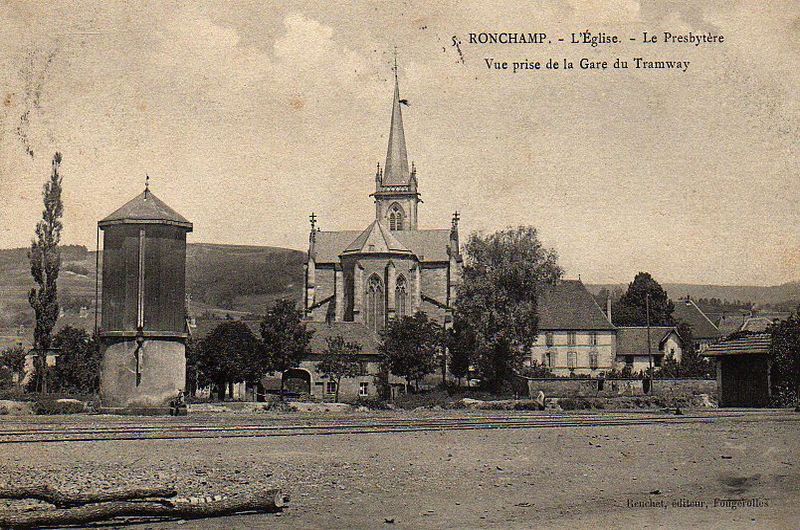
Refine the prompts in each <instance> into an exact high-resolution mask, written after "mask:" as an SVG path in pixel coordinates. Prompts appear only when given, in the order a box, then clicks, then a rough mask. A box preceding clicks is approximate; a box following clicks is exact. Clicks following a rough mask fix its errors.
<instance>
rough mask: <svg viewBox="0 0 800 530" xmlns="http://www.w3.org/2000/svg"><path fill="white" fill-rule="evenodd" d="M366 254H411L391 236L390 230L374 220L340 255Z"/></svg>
mask: <svg viewBox="0 0 800 530" xmlns="http://www.w3.org/2000/svg"><path fill="white" fill-rule="evenodd" d="M367 253H377V254H381V253H383V254H385V253H392V254H411V253H412V252H411V251H410V250H409V249H408V248H406V246H405V245H403V244H402V243H401V242H400V241H398V240H397V238H396V237H394V235H392V232H391V230H389V229H388V228H386V227H385V226H383V223H381V222H380V221H377V220H376V221H372V223H371V224H370V225H369V226H368V227H367V228H366V230H364V231H363V232H361V234H359V236H358V237H357V238H355V240H353V242H352V243H350V244H349V245H348V246H347V248H346V249H344V251H343V252H342V254H367Z"/></svg>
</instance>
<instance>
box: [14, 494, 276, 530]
mask: <svg viewBox="0 0 800 530" xmlns="http://www.w3.org/2000/svg"><path fill="white" fill-rule="evenodd" d="M287 503H288V497H287V496H286V495H284V494H283V493H281V492H280V491H279V490H267V491H264V492H261V493H242V494H236V495H230V496H226V497H221V498H220V497H219V496H217V497H213V498H211V499H208V498H200V499H194V500H192V499H175V500H174V501H172V500H166V499H162V500H160V501H154V500H143V501H115V502H105V503H101V504H87V505H84V506H78V507H75V508H56V509H52V510H40V511H36V512H25V513H19V514H4V515H2V516H0V528H20V529H21V528H48V527H62V526H65V525H69V526H75V525H85V524H89V523H97V522H101V521H107V520H109V519H113V518H115V517H159V518H169V519H202V518H206V517H220V516H224V515H234V514H241V513H276V512H280V511H282V510H283V508H284V507H285V506H286V504H287Z"/></svg>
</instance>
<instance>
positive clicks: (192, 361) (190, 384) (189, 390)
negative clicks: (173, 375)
mask: <svg viewBox="0 0 800 530" xmlns="http://www.w3.org/2000/svg"><path fill="white" fill-rule="evenodd" d="M198 353H199V348H198V347H197V344H196V343H195V341H194V339H193V338H192V337H191V336H190V337H189V338H188V339H187V340H186V394H187V395H189V396H194V395H196V394H197V383H198V380H199V378H200V374H199V372H198V371H197V360H198Z"/></svg>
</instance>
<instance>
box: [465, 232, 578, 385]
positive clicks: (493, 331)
mask: <svg viewBox="0 0 800 530" xmlns="http://www.w3.org/2000/svg"><path fill="white" fill-rule="evenodd" d="M465 250H466V256H467V261H466V264H465V266H464V274H463V281H462V283H461V285H460V286H459V289H458V297H457V300H456V310H455V315H454V317H455V318H454V320H455V322H459V321H460V323H459V324H458V325H464V326H467V327H468V328H469V329H471V330H472V332H473V333H474V334H475V339H476V346H477V347H476V351H475V353H476V355H475V359H474V362H475V365H476V366H477V369H478V371H479V374H480V376H481V379H482V381H483V382H484V384H485V385H486V386H487V387H488V388H489V389H490V390H492V391H495V392H497V391H499V390H500V389H501V388H502V387H504V386H506V385H508V384H510V383H511V381H512V378H513V375H514V373H515V372H517V371H518V370H519V369H520V368H521V367H522V361H523V359H524V357H525V355H526V352H527V351H528V350H529V349H530V347H531V345H532V344H533V341H534V340H535V339H536V335H537V333H538V314H537V297H538V295H539V292H540V290H541V289H542V288H543V287H544V286H545V285H548V284H554V283H555V282H556V281H557V280H558V279H559V278H560V277H561V275H562V274H563V271H562V269H561V267H559V266H558V256H557V254H556V253H555V251H553V250H551V249H546V248H544V246H542V243H541V242H540V241H539V237H538V234H537V232H536V229H535V228H533V227H530V226H521V227H518V228H512V229H506V230H501V231H498V232H495V233H494V234H491V235H488V236H483V235H481V234H473V235H472V236H471V237H470V238H469V241H468V242H467V245H466V247H465ZM454 324H455V323H454Z"/></svg>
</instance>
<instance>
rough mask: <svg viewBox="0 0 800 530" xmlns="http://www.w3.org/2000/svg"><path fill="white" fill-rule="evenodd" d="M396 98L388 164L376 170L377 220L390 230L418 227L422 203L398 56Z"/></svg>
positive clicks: (395, 78) (395, 74)
mask: <svg viewBox="0 0 800 530" xmlns="http://www.w3.org/2000/svg"><path fill="white" fill-rule="evenodd" d="M393 70H394V97H393V98H392V122H391V125H390V127H389V146H388V147H387V149H386V164H385V165H384V167H383V169H381V167H380V164H378V170H377V172H376V173H375V193H373V194H372V195H371V196H372V197H374V198H375V219H376V220H378V221H381V222H383V223H384V224H385V225H386V226H388V227H389V229H390V230H416V229H417V204H418V203H420V202H422V199H420V197H419V193H418V192H417V170H416V168H415V167H414V165H413V164H412V165H411V170H410V171H409V167H408V152H407V151H406V135H405V131H404V130H403V112H402V110H401V107H402V105H404V104H405V105H408V103H407V102H406V100H404V99H400V82H399V81H398V74H397V56H396V55H395V62H394V68H393Z"/></svg>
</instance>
